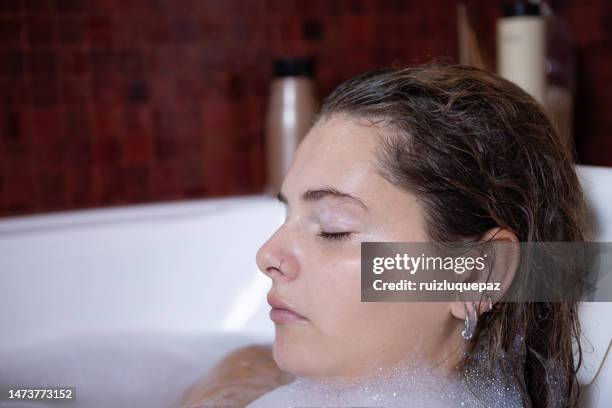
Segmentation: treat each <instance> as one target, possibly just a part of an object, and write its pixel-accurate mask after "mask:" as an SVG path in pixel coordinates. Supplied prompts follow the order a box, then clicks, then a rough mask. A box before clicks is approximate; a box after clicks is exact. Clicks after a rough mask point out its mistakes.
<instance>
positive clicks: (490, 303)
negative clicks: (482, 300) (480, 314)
mask: <svg viewBox="0 0 612 408" xmlns="http://www.w3.org/2000/svg"><path fill="white" fill-rule="evenodd" d="M487 301H488V302H489V308H488V309H489V312H490V311H491V310H493V299H491V295H489V294H488V293H487Z"/></svg>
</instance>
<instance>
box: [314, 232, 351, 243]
mask: <svg viewBox="0 0 612 408" xmlns="http://www.w3.org/2000/svg"><path fill="white" fill-rule="evenodd" d="M350 235H351V233H350V232H325V231H321V232H319V236H320V237H322V238H324V239H327V240H330V241H339V240H342V239H346V238H348V237H349V236H350Z"/></svg>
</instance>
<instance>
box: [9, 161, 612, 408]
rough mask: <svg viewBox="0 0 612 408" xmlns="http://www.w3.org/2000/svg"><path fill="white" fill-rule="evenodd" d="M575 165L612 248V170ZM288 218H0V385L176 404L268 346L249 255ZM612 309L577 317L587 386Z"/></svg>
mask: <svg viewBox="0 0 612 408" xmlns="http://www.w3.org/2000/svg"><path fill="white" fill-rule="evenodd" d="M579 170H580V174H581V176H582V178H583V183H584V186H585V189H586V190H587V194H588V196H589V200H590V201H591V204H592V206H593V208H594V211H595V213H596V216H597V219H598V225H599V230H598V234H599V236H598V238H599V240H601V241H612V214H611V213H610V208H609V207H610V202H611V201H612V170H610V169H601V168H593V167H581V168H580V169H579ZM283 217H284V210H283V208H282V206H281V205H280V204H278V203H276V201H275V200H274V199H273V198H271V197H266V196H247V197H236V198H229V199H212V200H200V201H191V202H181V203H174V204H160V205H143V206H131V207H123V208H113V209H104V210H92V211H79V212H71V213H62V214H53V215H40V216H30V217H20V218H13V219H4V220H0V330H1V332H0V389H2V388H6V387H7V386H10V385H20V386H22V387H26V386H27V387H36V386H44V385H60V386H75V387H76V394H77V400H78V401H80V403H79V404H78V406H84V407H85V406H86V407H123V406H125V407H136V406H147V407H170V406H176V405H177V402H178V400H179V399H180V396H181V394H182V392H183V391H184V390H185V388H186V387H187V386H188V385H189V384H190V383H191V382H193V381H194V380H196V379H197V378H198V377H199V376H201V375H202V374H203V373H204V372H205V371H206V370H207V369H208V368H209V367H210V366H211V365H212V364H213V363H214V362H215V360H216V359H218V358H220V357H221V356H222V355H223V354H224V353H225V352H227V351H228V350H230V349H232V348H234V347H237V346H238V345H241V344H246V343H251V342H270V341H271V340H272V336H273V326H272V324H271V323H270V321H269V320H268V318H267V311H268V306H267V303H266V300H265V294H266V292H267V291H268V289H269V286H270V283H269V280H268V279H267V278H265V277H264V276H263V275H262V274H261V273H260V272H258V270H257V267H256V265H255V261H254V259H255V253H256V251H257V249H258V247H259V246H260V245H261V244H262V243H263V242H264V241H265V239H266V238H267V237H268V236H269V235H270V234H271V233H272V232H273V231H274V230H275V229H276V227H277V226H278V225H280V223H281V222H282V219H283ZM611 305H612V304H591V305H588V307H585V308H583V323H584V324H585V328H586V330H587V334H588V335H589V340H591V342H592V343H593V346H594V347H595V352H594V353H591V354H589V356H587V370H583V372H582V373H581V380H582V381H583V382H584V383H587V382H589V380H590V378H591V377H592V375H593V374H594V372H595V371H596V370H597V368H598V367H599V362H600V361H601V359H602V358H603V357H602V356H603V352H604V351H605V346H607V344H608V343H607V341H609V339H610V338H612V327H611V326H610V325H609V324H605V322H608V321H609V320H608V319H607V316H606V319H605V320H604V319H602V316H604V315H605V313H608V316H609V314H610V313H611V312H612V308H611V307H610V306H611ZM611 365H612V364H610V363H609V362H608V363H607V364H606V365H605V366H604V370H603V371H602V374H600V376H599V377H598V378H599V380H598V382H599V383H600V384H608V385H609V384H611V383H612V381H611V380H610V378H612V373H610V371H611V370H610V366H611ZM602 381H604V382H602ZM606 381H607V382H606ZM596 387H597V385H595V386H592V387H589V389H588V392H587V395H588V399H589V402H588V403H587V405H586V406H590V407H604V406H609V405H608V404H607V403H610V402H611V401H612V393H611V390H610V389H609V388H610V387H608V388H606V387H599V388H596ZM606 402H607V403H606ZM9 406H15V407H17V406H21V405H16V404H13V405H11V404H9V403H8V402H6V401H5V402H0V407H9ZM23 406H25V405H23ZM37 406H41V405H37ZM53 406H57V405H53ZM73 406H74V405H73Z"/></svg>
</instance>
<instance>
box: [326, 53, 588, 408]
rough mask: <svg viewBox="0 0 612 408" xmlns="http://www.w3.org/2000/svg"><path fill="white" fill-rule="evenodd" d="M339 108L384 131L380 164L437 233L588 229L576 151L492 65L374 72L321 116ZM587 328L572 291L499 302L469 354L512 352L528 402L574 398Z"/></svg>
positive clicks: (531, 236)
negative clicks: (552, 297) (558, 296)
mask: <svg viewBox="0 0 612 408" xmlns="http://www.w3.org/2000/svg"><path fill="white" fill-rule="evenodd" d="M332 115H344V116H346V117H347V118H348V119H352V120H355V121H357V122H358V123H359V122H363V120H367V121H368V122H369V123H370V124H374V125H375V126H377V127H380V128H381V129H382V130H383V133H384V135H385V137H384V138H383V139H382V141H381V143H380V151H379V153H380V154H379V156H380V157H379V160H378V163H379V168H380V173H381V175H382V176H383V177H385V178H386V179H387V180H388V181H389V182H391V183H393V184H394V185H396V186H398V187H400V188H403V189H406V190H407V191H409V192H411V193H412V194H414V195H416V196H417V198H418V199H419V200H420V201H421V203H422V205H423V209H424V213H425V220H426V231H427V233H428V236H429V237H430V239H432V241H438V242H459V241H463V240H465V239H466V238H469V239H471V238H478V237H481V236H483V234H485V233H486V232H487V231H488V230H490V229H492V228H495V227H501V228H505V229H508V230H509V231H511V232H513V233H514V234H515V235H516V237H517V238H518V240H519V241H520V242H584V241H586V239H587V238H588V234H589V231H590V227H589V225H590V224H589V222H588V218H587V211H586V203H585V199H584V196H583V192H582V189H581V186H580V183H579V181H578V177H577V175H576V171H575V168H574V163H573V152H571V151H570V150H569V149H567V148H566V147H565V144H564V143H562V142H561V140H560V135H559V132H558V131H557V130H556V129H555V127H554V126H553V125H552V123H551V121H550V120H549V118H548V117H547V115H546V113H545V111H544V110H543V108H542V107H541V106H540V105H539V104H538V103H537V102H536V101H535V100H534V99H533V98H532V97H531V96H529V95H528V94H527V93H526V92H524V91H523V90H522V89H520V88H519V87H518V86H516V85H514V84H513V83H511V82H509V81H507V80H505V79H503V78H500V77H499V76H497V75H495V74H493V73H490V72H487V71H484V70H481V69H477V68H474V67H468V66H459V65H448V64H439V63H434V64H429V65H424V66H417V67H407V68H386V69H380V70H376V71H371V72H367V73H364V74H361V75H358V76H356V77H354V78H352V79H350V80H348V81H346V82H344V83H343V84H341V85H340V86H339V87H337V88H336V89H335V90H334V91H333V92H332V93H331V94H330V95H329V96H328V97H327V98H326V99H325V100H324V101H323V103H322V106H321V109H320V112H319V115H318V116H317V118H316V120H315V122H316V121H319V120H324V119H326V118H329V117H331V116H332ZM533 279H538V277H537V276H535V277H533ZM579 333H580V326H579V322H578V315H577V304H576V303H575V302H551V303H546V302H500V303H497V304H496V306H495V308H494V309H493V310H491V311H489V312H486V313H485V314H484V315H483V316H482V317H481V318H480V319H479V322H478V330H477V336H476V337H477V338H476V339H475V340H474V341H473V347H472V348H471V350H470V351H469V353H468V356H467V357H466V359H465V361H464V364H465V363H466V361H469V359H470V355H471V356H474V355H476V354H477V353H479V352H482V351H483V350H485V351H486V352H487V355H488V356H489V358H490V359H493V360H495V359H501V358H506V359H507V360H508V361H510V362H511V365H512V369H510V370H509V371H511V372H513V373H514V380H515V381H516V384H517V386H518V389H519V392H520V394H521V398H522V399H523V404H524V405H525V406H530V407H553V406H554V407H561V406H562V407H576V406H578V398H579V386H578V382H577V379H576V372H577V371H578V368H579V366H580V362H581V350H580V347H579V344H580V343H579V342H578V340H579ZM517 342H518V343H517ZM517 344H518V346H517ZM576 344H577V345H578V346H577V347H575V346H576ZM521 350H522V351H521ZM575 353H577V354H578V355H577V356H575ZM504 356H505V357H504ZM574 357H577V358H576V361H575V359H574Z"/></svg>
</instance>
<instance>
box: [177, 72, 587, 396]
mask: <svg viewBox="0 0 612 408" xmlns="http://www.w3.org/2000/svg"><path fill="white" fill-rule="evenodd" d="M562 146H563V145H562V143H561V142H560V139H559V137H558V134H557V132H556V131H555V129H554V127H553V126H552V125H551V123H550V121H549V119H548V118H547V117H546V115H545V113H544V112H543V110H542V108H541V107H540V106H539V105H538V104H537V103H536V102H535V101H534V99H532V98H531V97H530V96H529V95H527V94H526V93H525V92H523V91H522V90H521V89H519V88H518V87H517V86H515V85H513V84H512V83H510V82H508V81H506V80H504V79H501V78H499V77H497V76H495V75H493V74H491V73H488V72H485V71H482V70H479V69H476V68H471V67H465V66H446V65H428V66H422V67H412V68H404V69H384V70H378V71H373V72H369V73H366V74H363V75H359V76H357V77H355V78H353V79H351V80H349V81H347V82H345V83H343V84H342V85H340V86H339V87H338V88H337V89H336V90H335V91H334V92H333V93H332V94H331V95H330V96H329V97H328V98H327V99H326V100H325V101H324V103H323V105H322V108H321V112H320V114H319V116H318V117H317V119H316V121H315V123H314V125H313V126H312V128H311V130H310V132H309V133H308V134H307V136H306V137H305V138H304V140H303V141H302V143H301V144H300V146H299V149H298V150H297V152H296V155H295V159H294V161H293V163H292V166H291V168H290V170H289V171H288V173H287V175H286V178H285V180H284V182H283V186H282V189H281V192H280V194H279V199H280V200H281V201H282V202H283V203H284V204H285V205H286V210H287V213H286V214H287V215H286V219H285V222H284V224H283V225H282V226H281V227H280V228H279V229H278V230H277V231H276V233H275V234H274V235H273V236H272V237H270V239H269V240H268V241H267V242H266V243H265V244H264V245H263V246H262V247H261V248H260V250H259V252H258V254H257V264H258V266H259V268H260V269H261V271H262V272H263V273H264V274H266V275H267V276H268V277H269V278H270V279H271V280H272V288H271V290H270V292H269V295H268V301H269V303H270V304H271V306H272V311H271V314H270V317H271V319H272V320H273V321H274V323H275V332H276V337H275V341H274V344H273V347H272V356H273V359H274V361H275V363H276V364H277V365H278V367H279V368H280V369H281V370H282V371H284V372H286V373H290V374H291V375H293V376H296V377H298V378H299V379H305V380H306V381H310V382H309V383H302V384H301V388H300V390H299V392H294V393H293V394H291V395H293V397H295V396H296V395H299V396H300V397H298V400H294V401H292V402H291V403H300V402H305V401H299V398H304V396H305V395H308V393H309V390H314V389H315V388H314V387H310V388H309V386H308V385H304V384H310V385H312V384H315V383H317V384H322V383H325V384H327V386H330V387H335V386H337V385H341V386H342V387H345V388H346V387H353V386H357V387H359V384H363V381H364V379H371V378H372V377H371V376H372V373H377V372H380V373H398V372H401V373H402V374H401V375H410V374H409V373H412V380H414V379H415V378H417V377H418V378H422V377H423V375H426V376H429V377H431V380H432V381H430V382H429V383H430V385H432V384H433V386H434V387H435V381H436V380H440V381H444V384H445V386H448V387H454V386H455V385H456V384H459V383H461V384H467V385H466V387H465V389H467V390H468V391H469V392H470V395H471V396H472V397H473V398H472V399H470V398H467V397H466V396H465V395H464V394H465V393H463V391H461V393H462V396H461V398H460V399H456V400H455V401H454V403H455V405H456V406H460V405H461V404H459V400H461V402H462V403H463V406H479V405H477V404H479V401H480V402H482V403H484V404H486V405H487V406H490V405H494V406H525V407H530V406H531V407H575V406H577V404H578V402H577V399H578V385H577V382H576V371H577V368H578V367H577V365H578V364H575V362H574V349H573V348H572V344H573V341H574V340H576V339H577V336H578V333H579V326H578V320H577V313H576V304H575V303H571V302H563V303H560V302H556V303H543V302H538V303H535V302H522V303H519V302H500V301H497V300H499V299H497V300H496V301H492V302H491V304H490V305H488V304H486V303H483V304H480V305H477V306H476V308H475V309H474V308H472V309H470V305H469V304H467V302H466V303H462V302H450V303H443V302H428V303H417V302H373V303H365V302H361V301H360V300H361V299H360V296H361V293H360V283H361V281H360V261H361V257H360V243H361V242H364V241H393V242H395V241H396V242H430V241H432V242H474V243H476V242H498V241H500V242H502V241H503V242H550V241H555V242H557V241H572V242H582V241H585V239H586V238H587V236H586V235H587V228H586V215H585V214H586V211H585V202H584V198H583V195H582V191H581V188H580V185H579V182H578V179H577V176H576V174H575V170H574V167H573V164H572V158H571V154H570V152H567V151H566V150H564V148H563V147H562ZM529 279H532V280H533V281H534V283H537V281H538V279H540V277H539V276H538V275H537V274H534V276H530V277H529ZM474 314H475V315H476V317H477V319H475V320H473V321H472V320H471V316H473V315H474ZM470 322H474V323H475V328H476V330H473V328H472V330H473V333H471V334H470V336H467V337H466V336H465V335H463V336H462V335H461V334H462V332H463V334H465V330H466V327H467V325H468V323H470ZM476 322H477V323H476ZM251 352H256V353H258V354H259V357H260V358H261V357H262V355H264V356H265V355H266V351H265V349H257V350H251ZM248 354H249V352H246V354H245V356H243V358H241V359H239V360H240V361H242V362H244V360H245V358H246V360H249V357H248ZM264 360H265V358H264ZM577 361H579V359H578V360H577ZM228 364H229V365H228ZM231 365H232V364H231V361H230V362H229V363H228V361H226V362H225V363H222V364H221V368H225V369H226V370H228V369H229V370H230V372H231V371H232V368H231ZM406 367H408V368H409V370H408V371H406V370H405V369H403V368H406ZM398 369H400V371H397V370H398ZM402 369H403V370H402ZM410 370H412V371H410ZM415 370H416V371H415ZM423 370H424V371H423ZM433 370H435V372H436V373H437V374H435V375H431V373H432V372H433ZM279 373H282V372H281V371H275V370H272V371H271V372H270V373H268V374H266V375H261V373H255V374H254V375H255V376H257V377H258V378H263V377H266V378H275V380H272V381H271V382H269V383H268V384H267V386H262V387H260V388H259V389H258V390H259V392H260V393H263V392H265V391H267V390H269V389H270V388H273V387H274V386H276V385H281V384H282V383H286V382H288V381H289V380H290V377H287V376H285V377H283V376H281V375H280V374H279ZM414 373H418V374H417V375H415V374H414ZM389 375H390V376H391V377H385V378H394V379H395V380H396V379H397V378H398V375H397V374H393V375H392V374H389ZM479 375H480V377H478V376H479ZM230 377H231V375H230ZM483 377H484V378H488V379H492V378H494V379H495V381H492V382H491V381H490V382H489V383H487V384H488V385H487V386H482V384H481V386H479V385H478V384H477V383H478V381H477V379H478V378H483ZM442 379H444V380H442ZM466 380H469V381H466ZM207 381H208V382H207V383H205V384H200V387H199V391H200V392H199V393H198V392H197V390H198V387H196V388H195V390H196V391H193V390H192V398H188V401H190V402H193V401H194V398H193V395H198V397H206V396H207V395H206V393H207V391H206V390H210V389H212V388H211V387H208V386H207V385H206V384H209V385H210V384H211V380H210V378H209V379H208V380H207ZM368 381H369V380H368ZM213 382H214V381H213ZM383 383H386V384H392V383H393V382H392V381H391V382H389V381H383ZM421 385H422V384H421ZM207 387H208V388H207ZM286 387H287V386H285V387H281V388H280V389H279V390H276V391H273V392H272V393H270V394H268V395H265V396H263V397H262V398H260V399H259V400H258V401H256V402H255V403H254V404H253V406H257V407H259V406H276V405H279V404H280V405H281V406H282V405H283V403H278V400H277V399H275V396H276V395H283V396H284V397H283V398H285V399H283V401H285V402H284V404H285V405H286V406H290V404H288V403H287V401H291V399H287V398H289V397H288V395H290V393H289V394H288V393H287V392H286V391H283V390H286V389H287V388H286ZM222 388H223V387H222ZM217 389H218V388H217ZM327 389H329V388H327ZM361 389H363V387H361ZM432 389H433V388H432ZM437 389H440V388H439V387H438V388H437ZM449 389H450V388H449ZM202 390H204V391H202ZM453 390H455V391H453V392H449V393H447V394H445V395H447V396H448V397H449V399H450V400H451V401H453V399H452V395H454V394H453V393H454V392H456V389H455V388H453ZM387 391H388V390H387ZM404 391H405V392H404V393H403V394H404V396H405V395H406V394H408V393H409V392H415V390H414V389H411V391H406V390H404ZM283 392H284V394H283ZM313 392H314V391H313ZM440 392H441V393H442V394H444V392H443V391H440ZM279 393H280V394H279ZM213 394H214V393H213ZM238 394H240V393H238ZM327 395H329V394H327ZM493 395H495V396H493ZM208 397H211V398H213V397H214V395H208ZM255 397H256V395H253V394H251V395H250V396H249V397H248V398H247V401H245V400H244V398H243V399H242V400H241V399H240V398H239V397H238V398H237V399H236V400H235V401H236V402H238V401H239V403H240V404H242V405H244V404H246V403H247V402H249V401H250V400H252V399H254V398H255ZM420 397H423V395H420V396H417V397H415V398H417V399H418V398H420ZM466 398H467V399H466ZM230 400H231V398H230V399H226V402H227V401H230ZM321 400H325V398H322V399H321ZM210 401H212V399H211V400H210ZM413 401H414V399H413ZM309 402H312V401H310V400H309ZM504 403H506V404H507V405H503V404H504ZM287 404H288V405H287ZM203 406H206V405H203ZM211 406H212V405H211ZM419 406H421V405H419ZM441 406H454V405H453V403H448V405H444V404H442V405H441Z"/></svg>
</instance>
